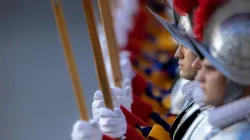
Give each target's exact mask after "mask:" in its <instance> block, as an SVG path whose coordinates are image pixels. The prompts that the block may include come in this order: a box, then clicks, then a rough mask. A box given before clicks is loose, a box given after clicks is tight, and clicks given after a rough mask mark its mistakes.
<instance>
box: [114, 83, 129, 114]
mask: <svg viewBox="0 0 250 140" xmlns="http://www.w3.org/2000/svg"><path fill="white" fill-rule="evenodd" d="M126 82H127V81H126ZM128 83H129V81H128ZM125 84H126V83H125ZM112 89H113V91H114V93H115V95H116V98H117V102H118V103H119V104H120V105H123V106H124V107H125V108H126V109H127V110H129V111H130V112H131V105H132V103H133V97H132V88H131V87H130V86H125V87H124V88H122V89H121V88H117V87H113V88H112Z"/></svg>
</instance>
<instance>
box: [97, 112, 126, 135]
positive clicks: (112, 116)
mask: <svg viewBox="0 0 250 140" xmlns="http://www.w3.org/2000/svg"><path fill="white" fill-rule="evenodd" d="M99 125H100V128H101V131H102V132H103V133H104V134H106V135H108V136H110V137H112V138H122V139H125V136H124V134H126V132H127V122H126V119H125V116H124V114H123V113H122V111H121V110H120V108H115V109H114V111H112V110H110V109H107V108H101V109H100V119H99Z"/></svg>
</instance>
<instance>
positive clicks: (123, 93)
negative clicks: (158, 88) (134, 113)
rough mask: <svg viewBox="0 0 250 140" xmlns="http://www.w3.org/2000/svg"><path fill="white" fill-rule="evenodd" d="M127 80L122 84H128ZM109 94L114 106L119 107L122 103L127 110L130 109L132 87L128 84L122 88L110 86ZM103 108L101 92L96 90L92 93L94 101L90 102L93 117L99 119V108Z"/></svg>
mask: <svg viewBox="0 0 250 140" xmlns="http://www.w3.org/2000/svg"><path fill="white" fill-rule="evenodd" d="M128 84H129V80H126V82H125V83H124V85H125V86H126V85H128ZM111 96H112V101H113V105H114V107H117V108H119V107H120V105H123V106H124V107H125V108H126V109H127V110H129V111H131V105H132V103H133V97H132V89H131V87H130V86H126V87H124V88H123V89H120V88H118V87H111ZM101 108H105V104H104V99H103V94H102V92H101V91H99V90H98V91H96V92H95V94H94V101H93V102H92V114H93V118H95V119H99V117H100V109H101Z"/></svg>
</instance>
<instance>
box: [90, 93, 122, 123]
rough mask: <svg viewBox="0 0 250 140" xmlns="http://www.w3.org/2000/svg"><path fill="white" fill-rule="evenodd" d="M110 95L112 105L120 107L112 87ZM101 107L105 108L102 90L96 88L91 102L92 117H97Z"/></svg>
mask: <svg viewBox="0 0 250 140" xmlns="http://www.w3.org/2000/svg"><path fill="white" fill-rule="evenodd" d="M111 96H112V101H113V105H114V107H120V103H118V102H117V97H116V95H115V93H114V91H113V90H112V89H111ZM101 108H105V103H104V99H103V94H102V92H101V91H100V90H98V91H96V92H95V94H94V101H93V102H92V114H93V118H94V119H99V112H100V109H101Z"/></svg>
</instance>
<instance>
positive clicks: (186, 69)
mask: <svg viewBox="0 0 250 140" xmlns="http://www.w3.org/2000/svg"><path fill="white" fill-rule="evenodd" d="M175 57H176V58H177V59H179V63H178V64H179V68H180V76H181V77H182V78H184V79H187V80H194V78H195V75H196V73H197V70H195V69H194V68H192V63H193V62H194V61H195V59H196V58H197V56H196V54H195V53H194V52H192V51H191V50H190V49H188V48H186V47H184V46H182V45H180V46H179V47H178V49H177V51H176V52H175Z"/></svg>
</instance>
